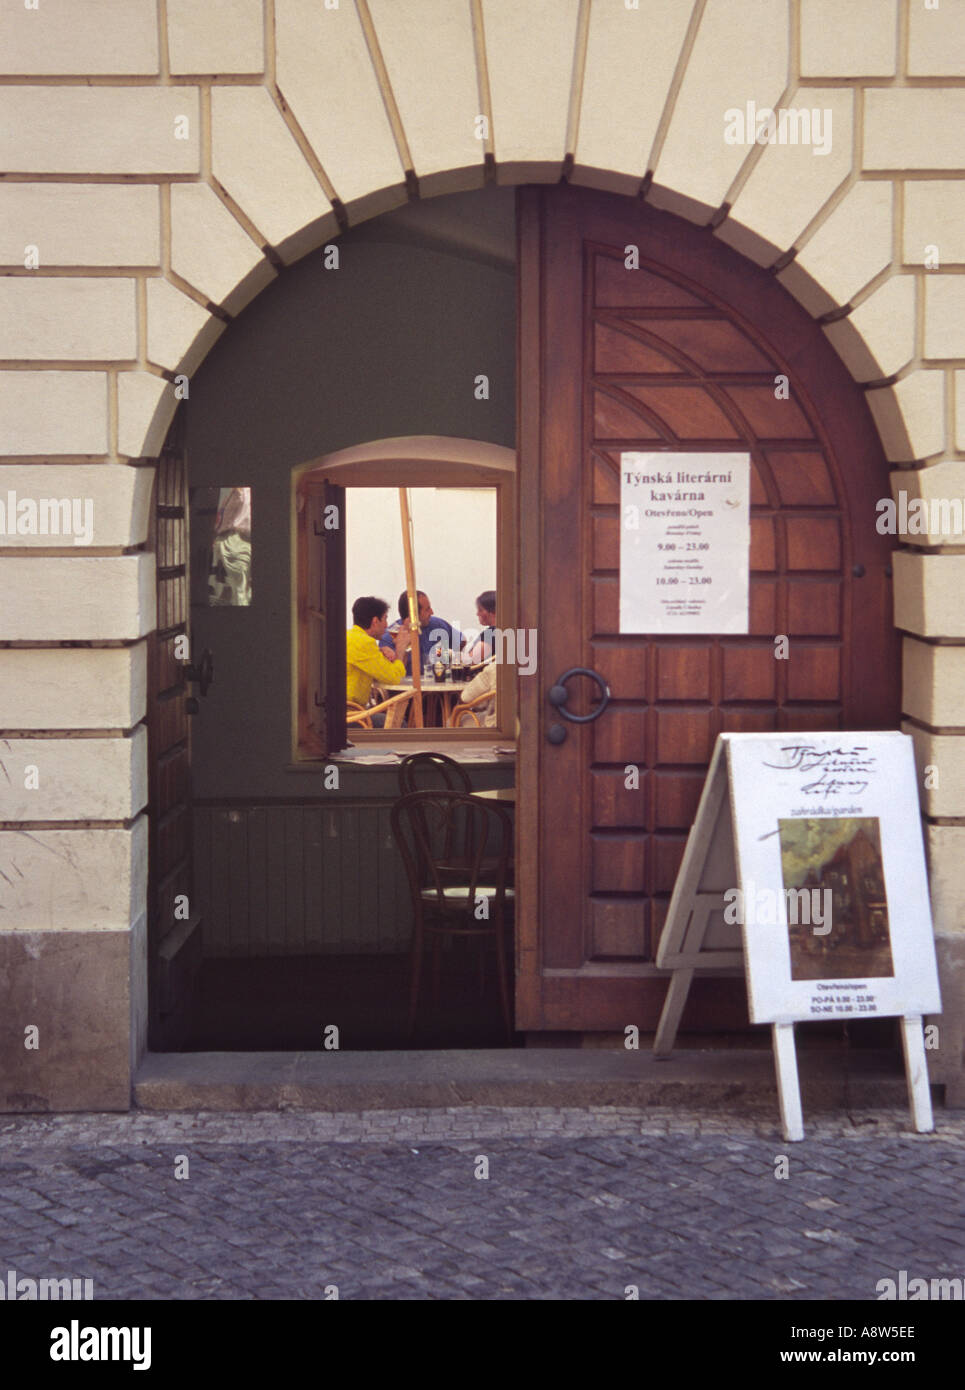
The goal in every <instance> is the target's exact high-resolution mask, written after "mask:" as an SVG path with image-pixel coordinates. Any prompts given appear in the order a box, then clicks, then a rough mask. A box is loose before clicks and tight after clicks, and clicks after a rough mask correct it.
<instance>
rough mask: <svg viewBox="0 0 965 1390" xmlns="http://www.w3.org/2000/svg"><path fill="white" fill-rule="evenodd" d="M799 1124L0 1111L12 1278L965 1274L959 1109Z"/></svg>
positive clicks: (482, 1283)
mask: <svg viewBox="0 0 965 1390" xmlns="http://www.w3.org/2000/svg"><path fill="white" fill-rule="evenodd" d="M806 1125H807V1136H808V1137H807V1138H806V1139H805V1141H804V1142H803V1143H800V1144H786V1143H784V1142H783V1140H782V1139H781V1138H780V1131H779V1130H778V1128H777V1126H776V1125H775V1123H774V1117H773V1114H772V1113H771V1112H770V1111H768V1112H766V1113H765V1112H762V1113H761V1114H760V1115H755V1114H753V1113H744V1114H742V1115H740V1116H734V1115H720V1114H718V1115H716V1116H714V1115H709V1116H698V1115H696V1114H687V1115H684V1114H681V1112H680V1111H672V1112H671V1111H660V1110H645V1111H638V1110H630V1109H614V1108H606V1107H603V1108H599V1109H591V1110H550V1109H525V1110H523V1109H497V1108H486V1107H473V1108H460V1109H450V1110H445V1111H439V1110H431V1111H419V1110H409V1111H372V1112H365V1113H363V1114H361V1115H329V1114H318V1113H312V1114H304V1113H292V1112H290V1113H282V1114H275V1113H272V1114H246V1115H221V1114H192V1115H183V1114H177V1115H173V1114H172V1115H160V1114H153V1113H145V1112H141V1113H134V1114H130V1115H93V1116H92V1115H82V1116H23V1117H0V1280H3V1279H5V1278H6V1277H7V1271H8V1270H16V1271H17V1276H18V1277H20V1278H23V1277H28V1278H34V1279H41V1278H55V1277H56V1278H65V1277H76V1278H91V1279H93V1281H94V1297H95V1299H96V1298H135V1299H152V1298H162V1299H211V1298H214V1299H281V1298H325V1297H326V1296H329V1297H330V1296H332V1293H331V1286H332V1285H335V1286H337V1296H338V1297H339V1298H342V1299H352V1298H368V1299H467V1298H468V1299H478V1298H482V1299H555V1298H560V1299H624V1298H626V1297H627V1296H628V1294H627V1290H628V1286H636V1288H637V1289H638V1292H639V1297H640V1298H642V1299H652V1298H655V1299H681V1298H692V1299H762V1298H763V1299H809V1298H821V1299H837V1298H855V1299H875V1298H876V1288H875V1286H876V1283H877V1281H878V1280H880V1279H884V1278H892V1279H897V1277H898V1271H899V1270H901V1269H904V1270H906V1271H907V1273H908V1278H913V1277H924V1278H926V1279H930V1278H942V1277H944V1278H958V1279H962V1278H965V1116H958V1117H955V1116H949V1115H945V1114H943V1113H942V1112H939V1114H938V1117H937V1130H936V1132H935V1133H934V1134H930V1135H916V1134H914V1133H912V1132H910V1131H909V1122H908V1118H907V1112H904V1111H902V1112H885V1111H874V1112H861V1113H855V1114H853V1115H851V1116H848V1115H843V1114H835V1115H833V1116H825V1117H823V1118H822V1117H818V1118H816V1119H815V1118H808V1117H806ZM782 1156H784V1157H786V1160H787V1173H788V1176H787V1177H786V1178H782V1177H780V1176H777V1174H779V1173H780V1172H781V1171H782V1170H783V1164H782V1163H781V1158H782ZM185 1158H186V1159H187V1176H184V1177H181V1178H178V1177H177V1176H176V1172H177V1171H178V1170H179V1169H180V1171H181V1172H184V1167H185V1165H184V1162H183V1160H184V1159H185ZM481 1159H486V1160H488V1173H489V1175H488V1178H487V1177H483V1176H477V1174H481V1173H482V1172H483V1171H484V1168H485V1164H484V1163H482V1162H481V1161H480V1160H481ZM326 1289H328V1290H329V1292H328V1294H327V1295H326Z"/></svg>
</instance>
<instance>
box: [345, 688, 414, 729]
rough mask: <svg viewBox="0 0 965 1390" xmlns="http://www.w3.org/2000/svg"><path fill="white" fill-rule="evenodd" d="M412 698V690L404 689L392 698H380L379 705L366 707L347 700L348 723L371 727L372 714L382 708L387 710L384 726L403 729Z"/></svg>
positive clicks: (346, 718) (366, 727) (346, 716)
mask: <svg viewBox="0 0 965 1390" xmlns="http://www.w3.org/2000/svg"><path fill="white" fill-rule="evenodd" d="M411 700H412V691H411V690H404V691H403V692H402V694H401V695H393V696H392V698H391V699H390V700H380V701H379V703H378V704H377V705H366V706H365V708H364V709H363V707H362V706H361V705H359V704H356V703H355V701H354V700H348V701H347V702H346V707H347V713H346V715H345V722H346V724H357V725H358V726H359V728H362V729H371V728H372V727H373V725H372V715H373V714H378V713H379V711H380V710H385V711H386V716H385V724H384V726H383V727H384V728H386V729H401V727H402V723H403V720H404V719H405V716H406V714H407V713H408V709H409V704H410V703H411Z"/></svg>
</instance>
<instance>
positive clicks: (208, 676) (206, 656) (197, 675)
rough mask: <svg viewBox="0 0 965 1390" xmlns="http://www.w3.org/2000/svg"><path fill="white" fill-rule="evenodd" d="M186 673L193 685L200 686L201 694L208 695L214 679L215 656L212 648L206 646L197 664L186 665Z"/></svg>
mask: <svg viewBox="0 0 965 1390" xmlns="http://www.w3.org/2000/svg"><path fill="white" fill-rule="evenodd" d="M184 674H185V675H186V676H187V678H188V680H189V681H191V683H192V684H193V685H196V686H197V687H198V693H199V694H200V695H207V693H208V688H209V686H211V684H212V683H213V681H214V656H213V655H212V652H211V648H210V647H205V649H204V651H203V652H202V653H201V659H200V660H199V661H198V664H197V666H194V665H192V666H186V667H185V668H184Z"/></svg>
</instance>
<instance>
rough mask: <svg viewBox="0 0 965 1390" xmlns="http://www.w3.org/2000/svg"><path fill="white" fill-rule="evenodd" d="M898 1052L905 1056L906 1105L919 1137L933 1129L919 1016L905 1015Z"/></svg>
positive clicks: (923, 1040)
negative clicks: (909, 1109)
mask: <svg viewBox="0 0 965 1390" xmlns="http://www.w3.org/2000/svg"><path fill="white" fill-rule="evenodd" d="M901 1050H902V1052H903V1053H904V1054H905V1077H906V1079H907V1081H908V1104H909V1105H910V1106H911V1117H912V1119H913V1120H914V1122H915V1129H916V1130H917V1131H918V1133H919V1134H930V1133H931V1131H932V1130H933V1129H934V1128H935V1119H934V1116H933V1115H932V1108H931V1090H930V1089H929V1085H928V1063H927V1062H926V1061H925V1037H924V1034H923V1032H922V1025H921V1015H920V1014H906V1015H905V1017H904V1018H903V1019H902V1020H901Z"/></svg>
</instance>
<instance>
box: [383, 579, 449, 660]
mask: <svg viewBox="0 0 965 1390" xmlns="http://www.w3.org/2000/svg"><path fill="white" fill-rule="evenodd" d="M418 599H419V661H420V663H421V669H424V668H425V664H426V662H427V661H428V660H429V659H430V657H431V656H432V653H433V652H434V651H435V649H436V647H444V648H446V649H447V650H448V651H458V649H459V646H460V645H461V637H459V636H458V634H456V633H454V631H453V627H452V624H451V623H447V622H446V620H445V618H438V617H436V615H435V613H433V611H432V604H431V603H430V602H429V597H428V595H427V594H425V593H424V592H423V590H422V589H420V590H419V593H418ZM408 617H409V595H408V594H407V593H406V592H405V591H404V590H403V592H402V593H401V594H400V595H399V620H398V622H395V623H393V624H392V626H391V627H390V628H388V629H387V630H386V632H385V635H384V636H383V637H382V638H381V641H380V645H381V646H383V647H386V648H389V647H391V648H392V649H393V650H394V649H395V634H396V633H397V632H398V631H399V629H400V628H401V627H402V625H403V623H405V622H407V621H408ZM405 673H406V675H407V676H411V675H412V653H411V652H410V651H407V652H406V654H405Z"/></svg>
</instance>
